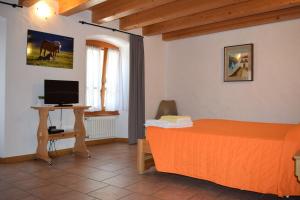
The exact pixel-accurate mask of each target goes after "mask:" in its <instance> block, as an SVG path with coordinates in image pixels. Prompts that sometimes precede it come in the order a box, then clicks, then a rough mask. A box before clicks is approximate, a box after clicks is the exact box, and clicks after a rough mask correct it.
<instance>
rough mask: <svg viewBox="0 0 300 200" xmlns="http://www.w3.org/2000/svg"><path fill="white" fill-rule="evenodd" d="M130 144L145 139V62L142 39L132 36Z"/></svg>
mask: <svg viewBox="0 0 300 200" xmlns="http://www.w3.org/2000/svg"><path fill="white" fill-rule="evenodd" d="M129 41H130V61H129V62H130V72H129V74H130V75H129V116H128V117H129V119H128V121H129V122H128V123H129V125H128V136H129V137H128V140H129V144H135V143H137V139H140V138H144V137H145V128H144V124H145V80H144V71H145V61H144V41H143V38H142V37H139V36H134V35H130V39H129Z"/></svg>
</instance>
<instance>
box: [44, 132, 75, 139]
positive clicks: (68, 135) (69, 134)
mask: <svg viewBox="0 0 300 200" xmlns="http://www.w3.org/2000/svg"><path fill="white" fill-rule="evenodd" d="M76 134H78V132H76V131H73V130H69V131H65V132H61V133H55V134H49V136H48V140H60V139H67V138H73V137H76Z"/></svg>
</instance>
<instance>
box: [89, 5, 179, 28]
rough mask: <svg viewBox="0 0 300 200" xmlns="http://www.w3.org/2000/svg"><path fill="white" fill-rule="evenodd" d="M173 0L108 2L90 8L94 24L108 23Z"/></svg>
mask: <svg viewBox="0 0 300 200" xmlns="http://www.w3.org/2000/svg"><path fill="white" fill-rule="evenodd" d="M172 1H174V0H109V1H106V2H104V3H102V4H99V5H97V6H94V7H93V8H91V10H92V21H93V22H94V23H104V22H109V21H112V20H115V19H119V18H121V17H125V16H128V15H131V14H134V13H137V12H141V11H144V10H147V9H150V8H154V7H157V6H160V5H163V4H166V3H170V2H172Z"/></svg>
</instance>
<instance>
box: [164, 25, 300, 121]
mask: <svg viewBox="0 0 300 200" xmlns="http://www.w3.org/2000/svg"><path fill="white" fill-rule="evenodd" d="M299 35H300V20H293V21H287V22H281V23H276V24H268V25H263V26H257V27H252V28H247V29H240V30H234V31H227V32H223V33H216V34H211V35H207V36H200V37H194V38H189V39H184V40H178V41H174V42H170V43H168V47H167V48H168V58H167V59H168V64H167V73H166V77H167V84H166V96H167V97H168V98H174V99H175V100H176V101H177V103H178V107H179V112H180V113H181V114H187V115H191V116H192V117H193V118H194V119H197V118H225V119H237V120H250V121H268V122H292V123H294V122H295V123H299V121H300V101H299V99H300V89H299V88H300V78H299V74H300V54H299V52H300V37H299ZM245 43H254V81H253V82H230V83H228V82H226V83H225V82H223V59H224V57H223V48H224V47H225V46H231V45H239V44H245Z"/></svg>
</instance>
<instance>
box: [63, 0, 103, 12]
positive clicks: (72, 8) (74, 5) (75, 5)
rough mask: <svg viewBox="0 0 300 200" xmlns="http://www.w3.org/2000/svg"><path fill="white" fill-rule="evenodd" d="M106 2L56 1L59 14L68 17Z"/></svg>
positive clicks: (82, 0)
mask: <svg viewBox="0 0 300 200" xmlns="http://www.w3.org/2000/svg"><path fill="white" fill-rule="evenodd" d="M105 1H107V0H58V3H59V14H60V15H64V16H70V15H73V14H75V13H78V12H81V11H84V10H86V9H89V8H91V7H93V6H95V5H97V4H101V3H103V2H105Z"/></svg>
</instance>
